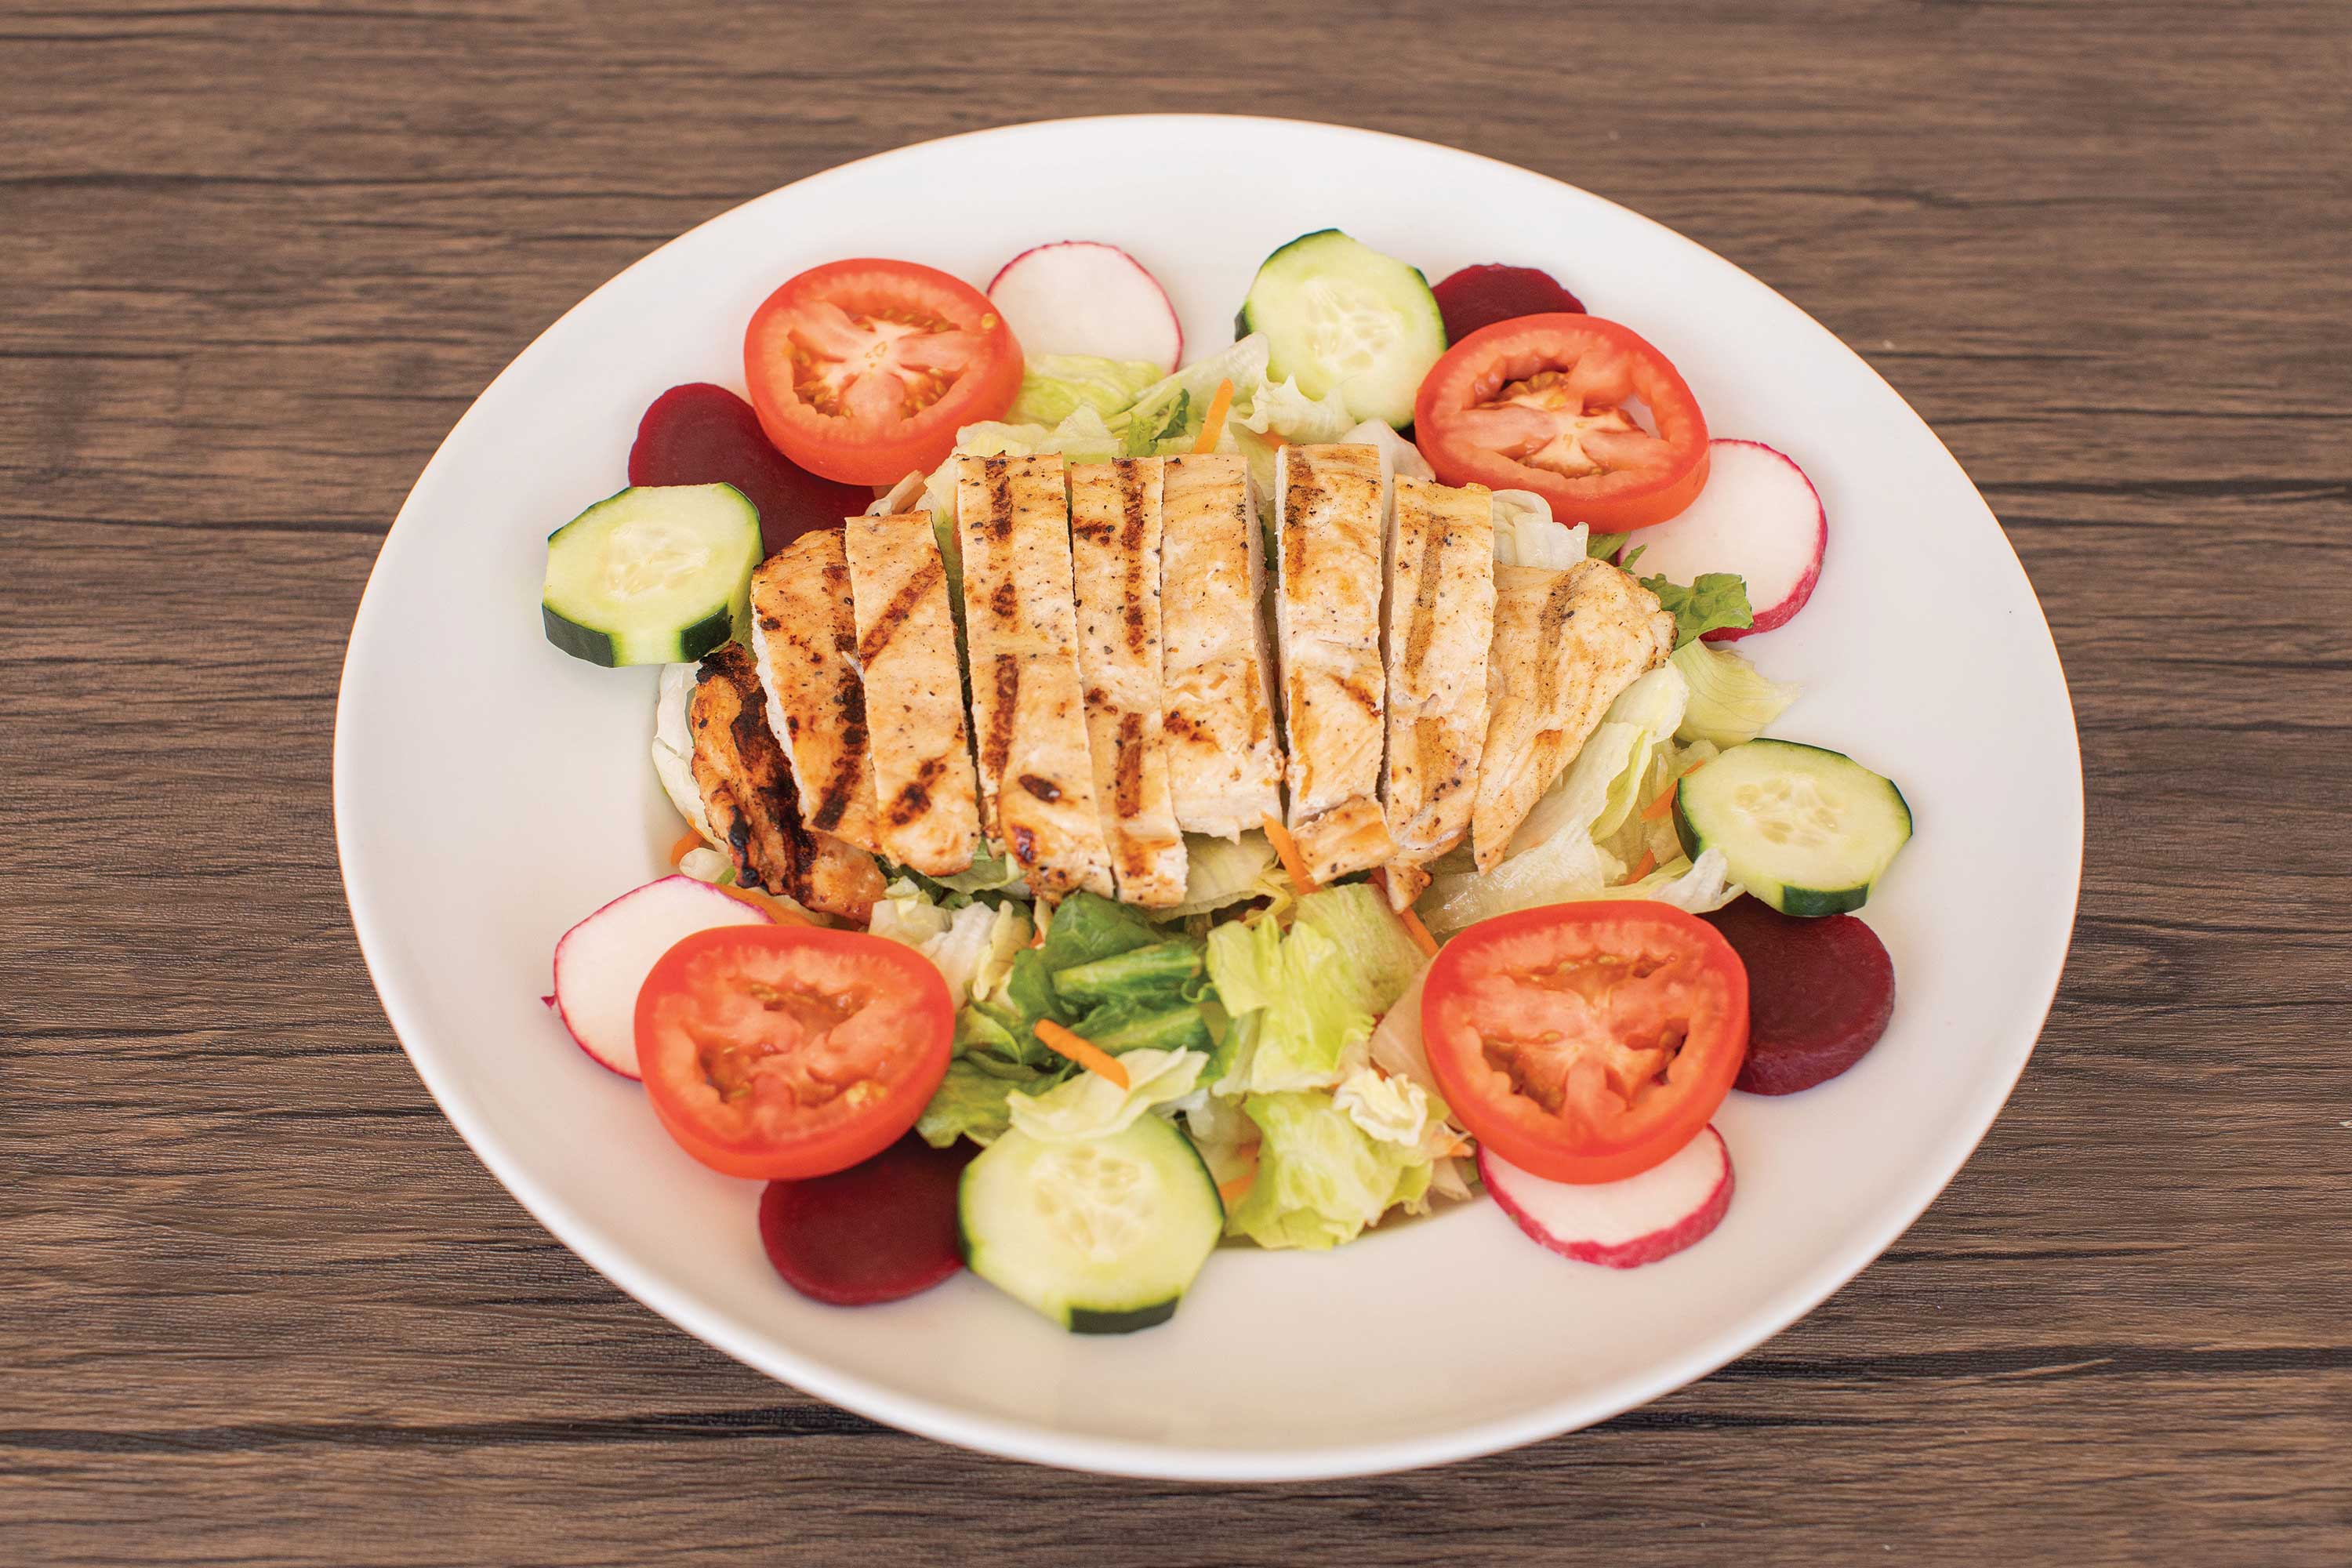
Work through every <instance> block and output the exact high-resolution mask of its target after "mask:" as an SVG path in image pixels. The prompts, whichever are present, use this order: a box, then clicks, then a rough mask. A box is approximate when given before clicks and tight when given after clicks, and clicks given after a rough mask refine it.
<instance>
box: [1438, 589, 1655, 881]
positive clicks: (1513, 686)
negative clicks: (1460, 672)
mask: <svg viewBox="0 0 2352 1568" xmlns="http://www.w3.org/2000/svg"><path fill="white" fill-rule="evenodd" d="M1674 647H1675V617H1674V616H1673V615H1672V614H1670V613H1669V612H1667V611H1665V610H1663V609H1661V608H1659V606H1658V596H1657V595H1655V594H1653V593H1651V592H1650V591H1649V590H1648V589H1647V588H1644V587H1643V586H1642V585H1641V584H1639V583H1636V582H1635V581H1633V578H1632V577H1630V576H1628V575H1627V574H1625V573H1623V572H1621V571H1619V570H1618V569H1617V568H1616V567H1614V566H1612V565H1610V564H1609V563H1607V562H1605V561H1583V562H1580V563H1577V564H1576V565H1574V566H1571V567H1570V568H1569V569H1568V570H1567V571H1565V572H1550V571H1546V570H1545V569H1544V568H1542V567H1540V566H1497V567H1496V568H1495V640H1494V645H1493V648H1492V651H1491V652H1490V653H1489V655H1488V657H1487V671H1488V674H1487V699H1486V700H1487V708H1488V710H1489V713H1488V718H1487V721H1486V755H1485V760H1484V766H1483V767H1482V768H1481V770H1480V772H1479V775H1478V799H1477V804H1476V805H1475V806H1474V807H1473V808H1472V812H1471V818H1470V843H1471V847H1472V849H1473V850H1474V851H1475V855H1476V857H1477V861H1478V869H1480V870H1481V871H1491V870H1493V869H1494V868H1496V866H1497V865H1498V864H1500V863H1501V861H1502V858H1503V856H1504V854H1505V852H1506V851H1507V848H1508V847H1509V845H1510V841H1511V835H1512V834H1514V833H1516V832H1517V831H1518V826H1519V824H1520V823H1521V822H1524V821H1525V820H1527V815H1528V812H1529V811H1531V810H1533V809H1534V807H1535V804H1536V801H1537V800H1538V798H1539V797H1540V796H1541V795H1543V793H1544V791H1545V790H1547V789H1549V788H1550V787H1551V784H1552V781H1553V780H1554V779H1556V778H1558V777H1559V773H1560V770H1561V769H1562V768H1565V767H1566V766H1568V764H1569V763H1571V762H1573V761H1574V760H1575V758H1576V753H1577V752H1578V751H1579V750H1580V749H1581V748H1582V747H1583V745H1584V742H1585V740H1586V738H1587V737H1589V736H1590V735H1591V733H1592V731H1593V730H1594V729H1595V728H1597V727H1598V726H1599V724H1600V723H1601V715H1602V714H1603V713H1606V712H1607V711H1608V710H1609V705H1610V704H1611V703H1612V702H1614V701H1616V700H1617V697H1618V694H1619V693H1620V692H1622V691H1623V690H1624V689H1626V688H1627V687H1629V686H1631V685H1633V682H1634V681H1636V680H1638V679H1641V678H1642V677H1643V676H1644V675H1646V674H1648V673H1649V672H1650V671H1651V670H1654V669H1655V668H1658V666H1660V665H1662V664H1664V663H1665V661H1666V657H1667V656H1668V655H1669V654H1671V653H1673V652H1674Z"/></svg>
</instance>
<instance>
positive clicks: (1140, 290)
mask: <svg viewBox="0 0 2352 1568" xmlns="http://www.w3.org/2000/svg"><path fill="white" fill-rule="evenodd" d="M988 298H989V300H990V301H991V302H992V303H993V304H994V305H995V306H996V308H997V309H998V310H1002V311H1003V312H1004V320H1005V323H1006V324H1007V325H1008V326H1010V327H1011V328H1012V329H1013V336H1014V337H1016V338H1018V339H1020V340H1021V347H1022V350H1023V352H1024V353H1028V354H1031V355H1036V354H1092V355H1095V356H1096V357H1097V358H1100V359H1115V360H1128V361H1148V362H1149V363H1152V364H1156V365H1158V366H1159V367H1160V369H1161V370H1163V371H1171V370H1174V369H1175V368H1176V367H1177V365H1178V364H1180V363H1182V361H1183V357H1184V329H1183V327H1182V325H1181V323H1179V322H1178V321H1177V320H1176V307H1175V306H1173V305H1171V304H1170V303H1169V302H1168V291H1167V290H1166V289H1162V288H1161V287H1160V280H1159V279H1156V278H1154V277H1152V276H1151V274H1150V272H1149V271H1147V270H1145V269H1144V266H1143V264H1142V263H1141V262H1139V261H1138V260H1136V259H1135V258H1133V257H1132V256H1129V254H1128V253H1127V252H1126V251H1124V250H1121V249H1119V248H1118V247H1117V246H1115V245H1104V244H1102V243H1100V242H1099V241H1097V240H1091V239H1065V240H1057V241H1056V242H1055V243H1054V244H1052V245H1040V246H1035V247H1032V248H1030V249H1028V250H1024V251H1023V252H1022V253H1021V254H1020V255H1018V256H1016V257H1014V258H1013V259H1012V260H1010V261H1008V262H1006V263H1005V264H1004V265H1003V267H1002V268H999V269H998V270H997V274H996V276H995V277H994V278H992V279H989V283H988Z"/></svg>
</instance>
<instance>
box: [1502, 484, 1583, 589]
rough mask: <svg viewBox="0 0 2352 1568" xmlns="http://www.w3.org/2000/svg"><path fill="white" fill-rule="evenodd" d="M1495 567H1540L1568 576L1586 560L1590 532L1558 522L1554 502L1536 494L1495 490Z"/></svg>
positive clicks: (1578, 525)
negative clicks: (1568, 573)
mask: <svg viewBox="0 0 2352 1568" xmlns="http://www.w3.org/2000/svg"><path fill="white" fill-rule="evenodd" d="M1494 506H1495V563H1496V565H1497V566H1541V567H1543V568H1544V569H1545V570H1547V571H1551V572H1565V571H1567V570H1568V569H1569V568H1570V567H1571V566H1573V565H1575V564H1576V563H1579V562H1580V561H1582V560H1583V559H1584V558H1585V542H1586V540H1587V539H1589V538H1590V537H1591V530H1590V529H1588V528H1586V527H1585V525H1584V524H1582V523H1578V524H1577V525H1576V526H1575V527H1574V528H1570V527H1569V526H1568V525H1567V524H1566V523H1564V522H1561V521H1558V520H1557V519H1555V518H1554V517H1553V516H1552V514H1551V502H1549V501H1548V500H1544V498H1543V497H1541V496H1539V495H1538V494H1536V492H1535V491H1533V490H1496V492H1495V499H1494Z"/></svg>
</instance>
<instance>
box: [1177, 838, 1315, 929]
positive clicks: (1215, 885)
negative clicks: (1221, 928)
mask: <svg viewBox="0 0 2352 1568" xmlns="http://www.w3.org/2000/svg"><path fill="white" fill-rule="evenodd" d="M1261 897H1263V898H1268V899H1273V900H1276V902H1277V903H1286V902H1287V901H1288V900H1289V897H1290V881H1289V879H1287V878H1286V877H1284V876H1282V875H1281V874H1280V870H1279V867H1278V863H1277V861H1276V857H1275V853H1274V846H1273V845H1271V844H1269V843H1267V842H1266V837H1265V834H1263V833H1261V832H1259V831H1258V830H1257V829H1255V828H1252V829H1250V830H1249V831H1248V832H1247V833H1244V834H1243V835H1242V836H1241V837H1240V838H1238V839H1225V838H1211V837H1206V836H1204V835H1202V834H1198V833H1188V834H1186V835H1185V836H1184V900H1183V902H1181V903H1180V904H1178V905H1177V906H1176V907H1175V908H1173V909H1171V910H1168V911H1167V912H1168V915H1169V917H1170V918H1171V919H1174V918H1176V917H1179V916H1182V915H1204V914H1207V913H1208V912H1209V911H1210V910H1221V909H1223V908H1224V907H1225V906H1226V905H1227V904H1237V903H1240V902H1241V901H1242V900H1244V899H1255V898H1261Z"/></svg>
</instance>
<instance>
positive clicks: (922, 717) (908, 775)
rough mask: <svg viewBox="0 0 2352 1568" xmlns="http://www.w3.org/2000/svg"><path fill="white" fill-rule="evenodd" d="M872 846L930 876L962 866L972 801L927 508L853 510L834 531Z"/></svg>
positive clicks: (942, 582) (971, 847)
mask: <svg viewBox="0 0 2352 1568" xmlns="http://www.w3.org/2000/svg"><path fill="white" fill-rule="evenodd" d="M843 544H844V546H845V550H846V552H847V554H848V558H849V586H850V593H851V596H852V598H853V599H854V600H855V602H856V610H857V672H858V676H859V679H860V680H861V681H862V682H863V684H864V687H865V690H866V730H867V731H868V732H869V735H870V737H871V750H872V752H873V755H874V793H875V797H876V803H877V813H876V826H875V832H876V835H877V837H878V838H879V840H880V847H881V850H882V853H883V854H885V855H887V856H888V857H889V858H891V859H893V860H896V861H898V863H899V864H900V865H903V866H911V867H913V868H915V869H916V870H918V871H920V872H922V873H924V874H925V875H926V876H931V877H951V876H953V875H954V874H955V873H957V872H958V871H962V870H966V869H968V868H970V867H971V858H972V855H973V853H974V852H975V851H976V850H977V849H978V848H979V847H980V803H979V799H978V796H977V795H976V793H975V789H976V786H975V784H974V782H973V778H972V771H971V740H970V739H969V737H968V733H967V731H965V729H964V721H963V674H962V667H961V665H960V664H959V663H958V662H957V659H956V637H955V617H954V616H953V614H952V613H951V612H950V610H949V608H948V578H947V569H946V566H945V564H944V563H942V562H941V561H940V542H939V538H938V536H937V535H936V534H934V533H933V532H932V531H931V519H930V514H929V512H921V511H910V512H904V513H900V514H899V515H898V516H895V517H853V518H851V519H849V520H848V522H847V524H846V525H845V529H844V531H843Z"/></svg>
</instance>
